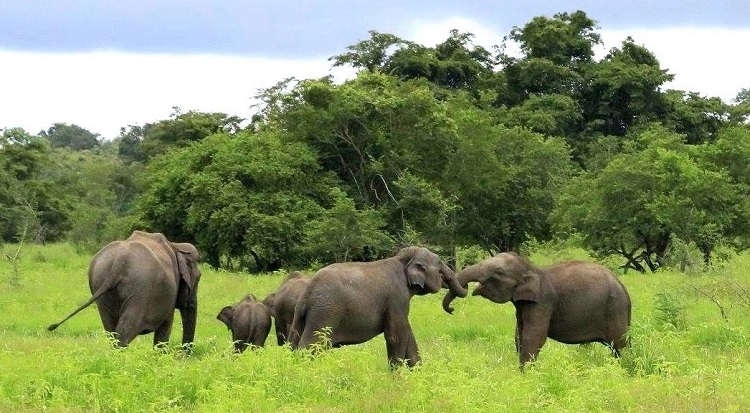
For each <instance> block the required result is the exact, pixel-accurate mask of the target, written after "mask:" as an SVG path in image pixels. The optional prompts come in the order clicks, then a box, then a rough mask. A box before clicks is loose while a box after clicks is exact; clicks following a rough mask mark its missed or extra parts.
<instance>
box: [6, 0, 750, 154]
mask: <svg viewBox="0 0 750 413" xmlns="http://www.w3.org/2000/svg"><path fill="white" fill-rule="evenodd" d="M575 10H583V11H585V12H586V14H587V15H588V16H589V17H590V18H592V19H594V20H595V21H597V24H598V29H597V33H599V34H600V35H601V36H602V39H603V42H604V44H603V45H602V46H599V47H597V50H596V51H597V55H598V56H599V57H601V56H603V55H604V54H606V52H607V51H608V50H609V49H611V48H612V47H618V46H620V44H621V42H622V41H623V40H625V38H626V37H627V36H631V37H632V38H633V39H634V40H635V42H636V43H637V44H641V45H643V46H645V47H646V48H647V49H648V50H650V51H651V52H652V53H654V54H655V55H656V57H657V59H659V61H660V63H661V67H662V68H663V69H668V70H669V73H671V74H674V75H675V80H674V81H673V82H671V83H670V84H668V85H666V88H673V89H681V90H687V91H692V92H697V93H699V94H700V95H702V96H709V97H713V96H717V97H720V98H722V99H723V100H725V101H726V102H730V101H731V99H732V98H734V97H735V96H736V95H737V93H739V92H740V91H741V90H742V89H743V88H750V63H748V58H747V57H746V52H745V49H746V48H747V45H748V44H750V2H748V1H746V0H733V1H729V0H714V1H711V2H708V1H696V0H679V1H676V0H662V1H654V0H649V1H640V0H638V1H632V0H622V1H618V2H616V4H615V2H602V1H600V0H599V1H594V0H590V1H589V0H585V1H568V0H557V1H554V2H552V1H538V0H527V1H522V2H521V1H508V0H476V1H472V2H463V1H462V2H459V1H445V0H432V1H429V2H427V1H422V0H414V1H404V0H399V1H395V0H368V1H360V0H347V1H344V0H328V1H300V0H296V1H291V0H222V1H205V0H160V1H153V0H120V1H110V0H46V1H44V2H41V1H29V0H3V1H2V2H0V128H11V127H21V128H24V129H25V130H26V131H27V132H29V133H32V134H36V133H38V132H40V131H41V130H46V129H48V128H49V127H50V126H52V125H53V124H54V123H57V122H60V123H67V124H76V125H78V126H81V127H84V128H86V129H88V130H90V131H92V132H94V133H98V134H100V136H101V137H102V138H106V139H112V138H115V137H117V136H118V135H119V131H120V128H122V127H126V126H128V125H144V124H145V123H148V122H155V121H158V120H162V119H167V118H169V116H170V115H171V114H172V113H173V107H179V108H180V109H181V110H182V111H183V112H185V111H188V110H196V111H203V112H223V113H227V114H229V115H236V116H240V117H243V118H249V117H250V116H251V115H252V113H253V109H252V108H251V105H252V103H253V100H252V97H253V96H254V95H256V93H257V91H258V90H259V89H262V88H268V87H271V86H273V85H274V84H276V83H277V82H279V81H281V80H284V79H285V78H288V77H296V78H298V79H305V78H318V77H322V76H326V75H333V76H334V78H335V79H337V80H338V81H343V80H345V79H347V78H351V77H352V76H353V75H354V71H353V70H352V69H350V68H332V67H331V62H330V61H328V58H329V57H330V56H333V55H336V54H339V53H342V52H344V51H345V50H346V47H347V46H349V45H352V44H355V43H357V42H358V41H361V40H365V39H367V38H368V37H369V35H368V31H369V30H377V31H379V32H385V33H392V34H395V35H397V36H399V37H401V38H403V39H406V40H412V41H415V42H418V43H421V44H423V45H425V46H434V45H435V44H438V43H440V42H442V41H444V40H445V39H446V38H447V37H448V35H449V32H450V30H451V29H454V28H455V29H458V30H460V31H462V32H465V31H468V32H471V33H474V34H475V43H477V44H480V45H482V46H485V47H488V48H489V47H491V46H492V45H495V44H500V42H501V41H502V38H503V36H505V35H507V34H508V33H509V32H510V31H511V29H512V28H513V27H514V26H517V27H522V26H523V25H525V24H526V23H528V22H529V21H530V20H531V19H532V18H533V17H535V16H540V15H545V16H552V15H553V14H555V13H559V12H573V11H575Z"/></svg>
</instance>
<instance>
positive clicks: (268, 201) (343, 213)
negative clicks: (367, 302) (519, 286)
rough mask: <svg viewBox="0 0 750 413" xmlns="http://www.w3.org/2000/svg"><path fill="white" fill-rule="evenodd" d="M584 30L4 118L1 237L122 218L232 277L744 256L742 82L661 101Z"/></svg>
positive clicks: (533, 25)
mask: <svg viewBox="0 0 750 413" xmlns="http://www.w3.org/2000/svg"><path fill="white" fill-rule="evenodd" d="M596 29H597V26H596V22H595V21H594V20H593V19H592V18H590V17H589V16H587V15H586V13H584V12H582V11H576V12H573V13H559V14H556V15H554V16H552V17H544V16H540V17H536V18H534V19H532V20H531V21H530V22H528V23H526V24H525V25H523V26H521V27H515V28H513V30H511V32H510V33H508V34H507V36H506V38H505V39H506V40H505V42H506V45H507V44H510V43H514V44H517V45H518V46H520V54H519V55H513V56H512V55H510V54H508V53H506V50H507V49H506V47H504V46H506V45H500V46H499V47H496V48H494V49H493V50H487V49H485V48H483V47H481V46H478V45H475V44H474V42H473V35H472V34H470V33H461V32H458V31H455V30H454V31H451V32H450V33H449V35H448V38H447V39H446V40H445V41H444V42H442V43H440V44H437V45H434V46H424V45H421V44H417V43H415V42H412V41H409V40H406V39H401V38H399V37H397V36H394V35H392V34H388V33H380V32H376V31H371V32H370V33H369V38H368V39H366V40H363V41H360V42H358V43H356V44H354V45H351V46H349V47H348V48H347V49H346V50H345V51H344V52H343V53H341V54H339V55H336V56H333V57H331V58H330V61H331V62H332V64H333V65H334V66H341V65H344V66H352V67H354V68H356V69H357V71H358V72H357V76H356V78H354V79H351V80H348V81H346V82H344V83H341V84H337V83H334V82H333V80H332V79H331V78H321V79H304V80H297V79H285V80H282V81H280V82H279V83H278V84H276V85H275V86H273V87H270V88H268V89H265V90H261V91H259V92H258V94H257V96H256V101H257V102H258V104H257V107H256V109H257V111H256V114H255V115H254V116H253V118H252V119H241V118H239V117H237V116H233V115H230V114H223V113H202V112H195V111H187V112H183V111H181V110H180V109H179V108H175V110H174V113H173V114H172V116H171V117H170V118H169V119H164V120H161V121H158V122H155V123H148V124H145V125H129V126H126V127H123V128H122V129H121V133H120V136H119V137H118V138H117V139H115V140H114V141H106V140H102V139H100V138H99V136H98V135H96V134H94V133H92V132H90V131H88V130H86V129H84V128H82V127H80V126H77V125H69V124H64V123H58V124H54V125H52V126H51V127H50V128H49V129H48V130H46V131H42V132H40V133H38V134H36V135H32V134H31V133H29V132H27V131H25V130H23V129H20V128H12V127H7V128H5V129H3V130H2V134H1V135H0V241H3V242H19V241H21V240H24V241H29V242H41V243H43V242H57V241H70V242H72V243H74V244H75V245H76V246H77V247H79V248H83V249H86V250H90V251H96V250H97V249H98V248H100V247H101V246H102V245H103V244H104V243H106V242H108V241H111V240H113V239H117V238H121V237H125V236H127V235H128V234H129V233H130V231H132V230H133V229H136V228H137V229H144V230H153V231H159V232H163V233H164V234H166V235H167V236H168V237H170V238H171V239H174V240H179V241H188V242H192V243H194V244H196V245H197V246H198V247H199V249H200V250H201V252H202V254H203V255H204V258H205V260H206V261H207V262H208V263H209V264H211V265H212V266H215V267H232V268H242V269H247V270H249V271H270V270H274V269H278V268H302V267H308V266H312V265H315V264H318V263H328V262H332V261H337V260H368V259H374V258H378V257H382V256H385V255H389V254H390V253H391V252H392V251H393V250H394V248H396V247H398V246H401V245H405V244H421V245H428V246H430V247H431V248H434V249H435V251H437V252H440V253H441V254H443V255H444V256H447V257H453V256H455V252H456V250H457V249H459V248H469V247H470V248H475V249H478V250H479V249H481V250H483V251H487V252H498V251H506V250H519V249H520V248H523V247H524V246H525V245H529V244H535V243H541V242H550V241H555V240H566V241H569V240H574V241H575V242H576V243H578V244H579V245H581V246H583V247H585V248H586V249H588V250H589V251H591V252H592V253H593V254H595V255H596V256H600V257H612V256H614V257H617V258H618V260H620V262H621V263H622V264H623V267H624V268H630V269H634V270H637V271H656V270H657V269H658V268H659V267H661V266H664V265H667V264H668V261H669V258H670V257H674V256H678V255H679V254H683V255H684V254H688V255H690V254H692V255H693V256H695V255H696V254H697V256H699V259H700V260H702V261H705V262H710V261H711V260H713V259H717V258H720V257H717V256H720V255H721V254H720V252H721V251H725V250H731V249H745V248H748V247H749V246H750V201H749V200H750V197H749V196H748V195H750V122H749V120H750V89H743V90H741V91H738V94H737V97H736V98H735V99H734V100H733V102H731V103H726V102H723V101H722V100H721V99H719V98H716V97H705V96H701V95H700V94H699V93H696V92H692V91H682V90H668V89H665V87H664V85H665V84H666V83H667V82H669V81H670V80H671V79H672V78H673V76H674V74H673V73H669V71H668V70H666V69H663V68H661V67H660V64H659V60H658V58H657V56H655V55H654V54H653V53H651V52H650V51H649V50H648V49H646V48H645V47H644V46H642V45H639V44H637V43H636V41H634V40H633V39H631V38H626V39H624V40H623V41H622V43H621V44H620V45H619V47H615V48H613V49H611V50H609V52H608V53H607V54H606V55H605V56H604V57H602V58H601V59H599V60H597V59H595V55H594V50H595V47H596V46H597V45H599V44H600V43H601V42H600V36H599V35H598V34H597V32H596ZM696 58H700V57H699V56H697V57H696ZM706 76H713V74H706ZM6 126H7V125H6Z"/></svg>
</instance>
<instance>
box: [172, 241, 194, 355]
mask: <svg viewBox="0 0 750 413" xmlns="http://www.w3.org/2000/svg"><path fill="white" fill-rule="evenodd" d="M170 245H171V247H172V251H173V252H174V254H175V258H176V260H177V272H178V274H179V279H180V286H179V289H178V290H177V301H176V303H175V308H177V309H178V310H180V317H182V325H183V330H182V337H183V339H182V342H183V343H189V342H192V341H193V337H194V336H195V325H196V322H197V317H198V311H197V310H198V281H200V278H201V272H200V269H199V268H198V261H199V259H200V254H199V253H198V249H196V248H195V246H194V245H193V244H188V243H185V242H170Z"/></svg>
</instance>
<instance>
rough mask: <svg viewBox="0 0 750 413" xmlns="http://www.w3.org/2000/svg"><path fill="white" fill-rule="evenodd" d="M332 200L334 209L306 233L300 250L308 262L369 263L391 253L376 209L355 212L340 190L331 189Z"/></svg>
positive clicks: (389, 241) (390, 247)
mask: <svg viewBox="0 0 750 413" xmlns="http://www.w3.org/2000/svg"><path fill="white" fill-rule="evenodd" d="M332 198H333V199H334V203H333V206H331V208H329V209H327V210H325V211H323V213H322V214H321V216H320V217H319V218H318V219H316V220H313V221H311V222H310V223H309V225H308V226H307V228H306V230H305V238H304V243H303V246H302V251H303V254H304V255H305V257H307V260H308V263H312V262H314V261H320V262H342V261H353V260H356V261H360V260H372V259H373V258H376V257H381V256H384V255H387V254H388V253H390V252H391V251H393V249H394V242H393V239H392V238H391V236H390V235H388V233H387V232H385V231H384V229H383V228H384V227H385V220H384V219H383V217H382V216H381V214H380V213H379V212H378V211H377V210H374V209H371V208H365V209H362V210H357V208H356V207H355V205H354V201H352V200H351V199H350V198H347V197H346V196H345V194H343V193H342V192H341V191H340V190H339V189H334V190H333V196H332Z"/></svg>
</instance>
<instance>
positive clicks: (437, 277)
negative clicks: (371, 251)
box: [396, 247, 467, 297]
mask: <svg viewBox="0 0 750 413" xmlns="http://www.w3.org/2000/svg"><path fill="white" fill-rule="evenodd" d="M396 257H397V258H398V259H399V261H400V262H401V264H403V266H404V273H405V274H406V281H407V283H408V285H409V289H410V290H411V291H413V292H414V294H416V295H424V294H428V293H435V292H438V291H440V288H442V287H443V286H444V285H445V286H447V287H448V289H449V290H450V291H451V293H453V294H455V295H457V296H459V297H465V296H466V294H467V291H466V289H465V288H463V287H461V285H459V283H458V282H457V281H456V276H455V274H454V273H453V270H451V269H450V268H449V267H448V266H447V265H445V264H444V263H443V261H441V260H440V257H439V256H438V255H437V254H435V253H434V252H432V251H430V250H428V249H427V248H423V247H406V248H403V249H402V250H401V251H399V252H398V254H397V255H396Z"/></svg>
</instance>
